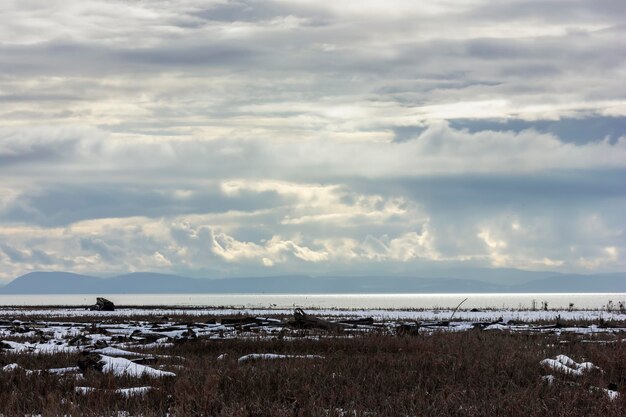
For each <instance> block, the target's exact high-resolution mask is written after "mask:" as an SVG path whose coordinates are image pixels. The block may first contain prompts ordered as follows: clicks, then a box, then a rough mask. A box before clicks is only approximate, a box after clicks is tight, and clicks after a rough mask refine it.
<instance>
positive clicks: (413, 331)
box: [396, 323, 420, 336]
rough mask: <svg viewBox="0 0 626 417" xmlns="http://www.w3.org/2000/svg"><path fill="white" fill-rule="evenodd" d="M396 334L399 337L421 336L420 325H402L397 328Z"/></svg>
mask: <svg viewBox="0 0 626 417" xmlns="http://www.w3.org/2000/svg"><path fill="white" fill-rule="evenodd" d="M396 334H397V335H398V336H419V334H420V325H419V323H415V324H401V325H399V326H398V327H397V328H396Z"/></svg>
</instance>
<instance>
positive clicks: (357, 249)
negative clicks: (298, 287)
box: [0, 0, 626, 283]
mask: <svg viewBox="0 0 626 417" xmlns="http://www.w3.org/2000/svg"><path fill="white" fill-rule="evenodd" d="M624 22H626V7H624V3H623V0H588V1H587V0H567V1H565V0H554V1H549V2H545V1H539V0H507V1H497V2H495V1H485V0H445V1H433V2H415V1H412V0H406V1H405V0H395V1H390V0H385V1H377V0H342V1H319V0H318V1H309V0H285V1H273V0H267V1H238V0H236V1H226V0H217V1H205V0H202V1H200V0H177V1H171V0H150V1H147V0H146V1H144V0H107V1H104V0H81V1H66V0H4V1H2V4H1V5H0V283H2V282H8V281H9V280H11V279H12V278H14V277H16V276H18V275H21V274H24V273H27V272H29V271H34V270H63V271H72V272H78V273H93V274H101V275H113V274H117V273H125V272H131V271H158V272H171V273H178V274H184V275H189V276H197V277H231V276H255V275H258V276H263V275H283V274H309V275H325V274H352V275H359V274H361V275H367V274H384V273H394V274H412V273H415V271H425V270H428V268H435V267H439V266H456V267H467V268H474V267H481V268H482V267H486V268H519V269H525V270H548V271H558V272H575V273H600V272H619V271H625V270H626V235H625V229H626V216H625V215H624V213H626V25H625V24H624Z"/></svg>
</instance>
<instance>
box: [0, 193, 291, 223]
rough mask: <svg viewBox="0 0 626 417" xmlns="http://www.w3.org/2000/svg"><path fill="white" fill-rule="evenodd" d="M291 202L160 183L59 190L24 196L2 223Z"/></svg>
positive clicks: (177, 212) (216, 210)
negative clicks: (174, 187)
mask: <svg viewBox="0 0 626 417" xmlns="http://www.w3.org/2000/svg"><path fill="white" fill-rule="evenodd" d="M288 202H289V200H288V199H286V198H284V197H281V196H280V195H278V194H277V193H276V192H272V191H265V192H262V193H251V192H245V191H244V192H242V193H241V194H238V195H236V196H227V195H224V193H222V192H221V191H220V190H219V188H218V187H215V186H210V185H209V186H205V187H202V188H195V189H183V190H176V189H172V188H167V187H165V186H161V185H160V184H159V183H158V182H157V183H152V184H143V185H137V186H131V185H129V184H97V185H96V186H95V187H94V186H90V185H87V184H82V185H58V184H56V185H48V186H47V187H46V188H45V189H41V190H36V191H33V192H25V193H22V194H21V195H20V196H19V198H17V199H16V200H14V201H13V202H12V203H11V204H10V205H8V207H6V208H5V209H4V210H3V211H0V221H4V222H9V223H27V224H35V225H39V226H47V227H55V226H67V225H70V224H72V223H75V222H79V221H82V220H89V219H102V218H115V217H133V216H147V217H167V216H174V215H188V214H204V213H224V212H228V211H256V210H263V209H269V208H275V207H280V206H281V205H284V204H287V203H288Z"/></svg>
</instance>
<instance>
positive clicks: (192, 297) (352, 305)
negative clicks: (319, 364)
mask: <svg viewBox="0 0 626 417" xmlns="http://www.w3.org/2000/svg"><path fill="white" fill-rule="evenodd" d="M101 296H103V297H106V298H108V299H109V300H111V301H113V302H114V303H115V304H117V305H136V306H187V307H205V306H206V307H247V308H269V307H275V308H291V307H296V306H297V307H303V308H341V309H411V308H424V309H428V308H454V307H455V306H456V305H457V304H458V303H460V302H461V301H462V300H463V299H465V298H467V301H466V302H465V303H464V304H463V308H509V309H518V308H522V309H524V308H532V307H533V300H534V302H535V304H536V307H537V308H539V307H540V306H541V303H542V302H544V301H545V302H547V303H548V307H549V308H551V309H552V308H568V307H569V304H570V303H574V307H575V308H578V309H600V308H605V307H606V305H607V304H608V303H609V301H612V302H613V304H614V305H615V306H616V307H617V305H618V303H619V302H620V301H624V300H626V294H625V293H595V294H553V293H552V294H306V295H305V294H128V295H127V294H108V295H107V294H103V295H101ZM95 299H96V295H94V294H79V295H76V294H71V295H0V306H26V305H30V306H36V305H40V306H41V305H48V306H64V305H65V306H67V305H72V306H76V305H90V304H95Z"/></svg>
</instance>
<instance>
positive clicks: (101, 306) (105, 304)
mask: <svg viewBox="0 0 626 417" xmlns="http://www.w3.org/2000/svg"><path fill="white" fill-rule="evenodd" d="M89 310H91V311H115V304H113V302H112V301H109V300H107V299H106V298H103V297H98V298H96V304H95V305H93V306H91V307H89Z"/></svg>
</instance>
